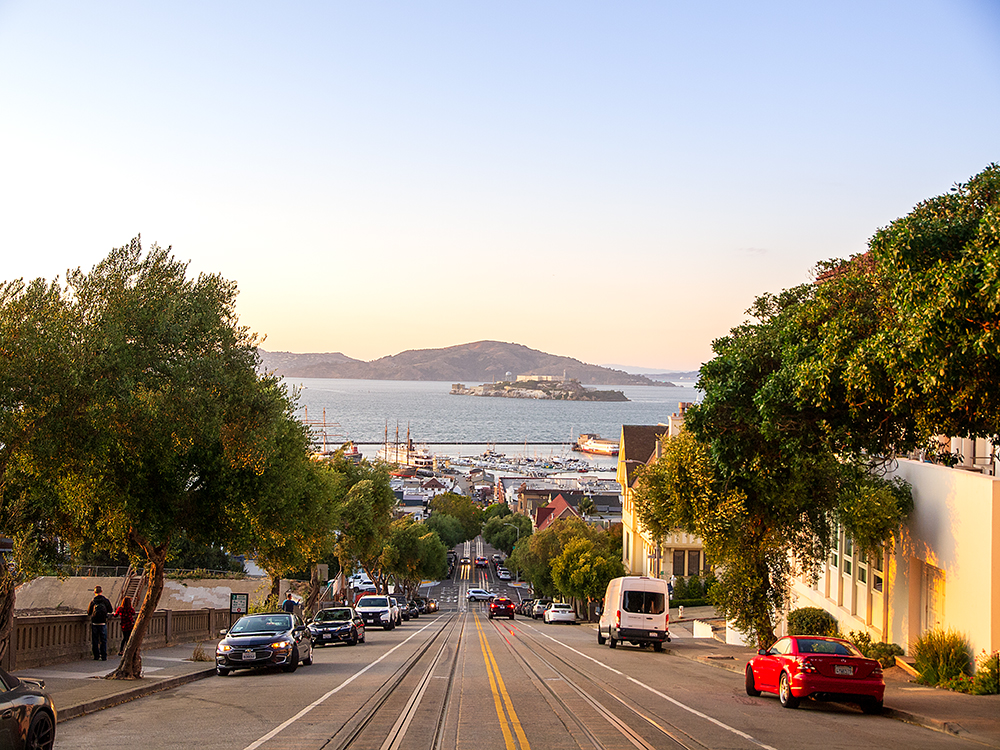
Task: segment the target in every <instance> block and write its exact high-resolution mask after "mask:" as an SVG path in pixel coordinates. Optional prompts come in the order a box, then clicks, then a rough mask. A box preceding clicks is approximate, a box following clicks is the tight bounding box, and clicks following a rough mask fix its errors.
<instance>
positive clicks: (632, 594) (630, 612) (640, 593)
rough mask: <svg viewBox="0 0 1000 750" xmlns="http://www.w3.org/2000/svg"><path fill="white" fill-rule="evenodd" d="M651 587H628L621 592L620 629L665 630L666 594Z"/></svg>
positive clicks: (661, 631)
mask: <svg viewBox="0 0 1000 750" xmlns="http://www.w3.org/2000/svg"><path fill="white" fill-rule="evenodd" d="M652 588H653V587H652V586H650V587H648V588H647V587H645V586H642V587H641V588H640V587H631V586H630V587H628V588H625V589H624V590H623V591H622V624H621V627H622V629H623V630H624V629H626V628H628V629H633V628H634V629H636V630H648V631H659V632H660V633H663V631H664V630H666V627H667V625H666V612H667V610H666V606H667V604H666V592H664V591H655V590H651V589H652ZM658 588H659V587H658Z"/></svg>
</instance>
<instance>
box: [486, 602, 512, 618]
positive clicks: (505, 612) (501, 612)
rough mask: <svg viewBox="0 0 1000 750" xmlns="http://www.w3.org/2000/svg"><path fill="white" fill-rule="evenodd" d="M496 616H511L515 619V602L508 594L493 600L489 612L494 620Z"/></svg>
mask: <svg viewBox="0 0 1000 750" xmlns="http://www.w3.org/2000/svg"><path fill="white" fill-rule="evenodd" d="M494 617H509V618H510V619H511V620H513V619H514V602H513V601H511V600H510V599H508V598H507V597H506V596H498V597H495V598H494V599H493V601H491V602H490V612H489V618H490V619H491V620H492V619H493V618H494Z"/></svg>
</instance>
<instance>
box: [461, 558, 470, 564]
mask: <svg viewBox="0 0 1000 750" xmlns="http://www.w3.org/2000/svg"><path fill="white" fill-rule="evenodd" d="M471 564H472V561H471V560H470V559H469V558H467V557H463V558H462V565H471Z"/></svg>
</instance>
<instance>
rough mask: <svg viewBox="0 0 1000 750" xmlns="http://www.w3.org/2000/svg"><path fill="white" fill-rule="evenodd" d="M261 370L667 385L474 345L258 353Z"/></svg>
mask: <svg viewBox="0 0 1000 750" xmlns="http://www.w3.org/2000/svg"><path fill="white" fill-rule="evenodd" d="M258 351H259V353H260V357H261V366H262V367H263V369H265V370H267V371H268V372H274V373H275V374H277V375H280V376H283V377H300V378H340V379H356V380H437V381H447V382H475V383H484V382H490V381H494V380H505V379H507V378H506V376H507V373H511V374H512V375H514V376H515V377H516V376H517V375H558V376H563V375H565V377H567V378H575V379H577V380H579V381H580V382H581V383H585V384H587V385H668V384H667V383H663V382H657V381H654V380H651V379H650V378H647V377H646V376H645V375H633V374H630V373H627V372H625V371H624V370H616V369H612V368H609V367H602V366H600V365H591V364H587V363H585V362H581V361H580V360H578V359H575V358H573V357H563V356H560V355H557V354H548V353H547V352H543V351H539V350H537V349H530V348H528V347H527V346H524V345H523V344H513V343H505V342H502V341H474V342H471V343H468V344H457V345H455V346H448V347H443V348H439V349H408V350H406V351H403V352H400V353H399V354H391V355H387V356H385V357H379V358H378V359H373V360H371V361H369V362H365V361H364V360H360V359H354V358H353V357H348V356H347V355H345V354H344V353H342V352H325V353H304V354H296V353H293V352H269V351H265V350H263V349H258Z"/></svg>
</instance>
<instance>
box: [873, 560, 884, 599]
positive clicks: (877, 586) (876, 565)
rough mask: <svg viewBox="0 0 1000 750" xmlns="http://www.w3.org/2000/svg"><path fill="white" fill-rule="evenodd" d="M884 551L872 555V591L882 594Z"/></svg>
mask: <svg viewBox="0 0 1000 750" xmlns="http://www.w3.org/2000/svg"><path fill="white" fill-rule="evenodd" d="M883 565H884V562H883V560H882V550H879V551H878V552H876V553H875V554H874V555H872V590H873V591H878V592H879V593H881V592H882V567H883Z"/></svg>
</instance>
